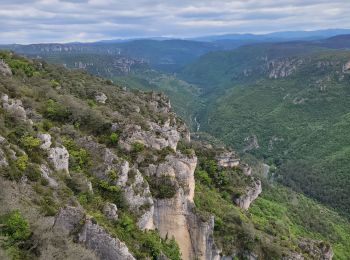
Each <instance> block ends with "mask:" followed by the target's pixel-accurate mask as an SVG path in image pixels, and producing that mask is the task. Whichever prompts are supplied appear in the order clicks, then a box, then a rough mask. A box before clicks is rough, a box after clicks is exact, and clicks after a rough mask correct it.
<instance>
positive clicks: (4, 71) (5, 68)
mask: <svg viewBox="0 0 350 260" xmlns="http://www.w3.org/2000/svg"><path fill="white" fill-rule="evenodd" d="M0 74H1V75H3V76H11V75H12V71H11V68H10V67H9V65H7V63H6V62H5V61H4V60H2V59H0Z"/></svg>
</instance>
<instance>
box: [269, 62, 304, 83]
mask: <svg viewBox="0 0 350 260" xmlns="http://www.w3.org/2000/svg"><path fill="white" fill-rule="evenodd" d="M303 63H304V60H302V59H291V58H284V59H279V60H272V61H270V62H269V64H268V70H269V78H270V79H272V78H273V79H278V78H285V77H288V76H290V75H292V74H293V73H294V72H295V71H296V70H297V69H298V67H300V66H301V65H302V64H303Z"/></svg>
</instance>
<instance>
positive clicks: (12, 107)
mask: <svg viewBox="0 0 350 260" xmlns="http://www.w3.org/2000/svg"><path fill="white" fill-rule="evenodd" d="M1 102H2V108H3V109H4V110H6V111H7V113H9V114H11V115H12V116H13V117H15V118H16V119H19V120H23V121H25V120H26V119H27V115H26V111H25V109H24V108H23V105H22V101H21V100H19V99H12V98H9V96H8V95H6V94H5V95H2V96H1Z"/></svg>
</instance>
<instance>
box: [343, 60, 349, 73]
mask: <svg viewBox="0 0 350 260" xmlns="http://www.w3.org/2000/svg"><path fill="white" fill-rule="evenodd" d="M343 73H350V61H348V62H347V63H345V64H344V66H343Z"/></svg>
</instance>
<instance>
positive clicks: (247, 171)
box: [240, 163, 252, 176]
mask: <svg viewBox="0 0 350 260" xmlns="http://www.w3.org/2000/svg"><path fill="white" fill-rule="evenodd" d="M240 168H241V169H242V172H243V174H244V175H245V176H251V175H252V167H250V166H249V165H248V164H246V163H243V164H240Z"/></svg>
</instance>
